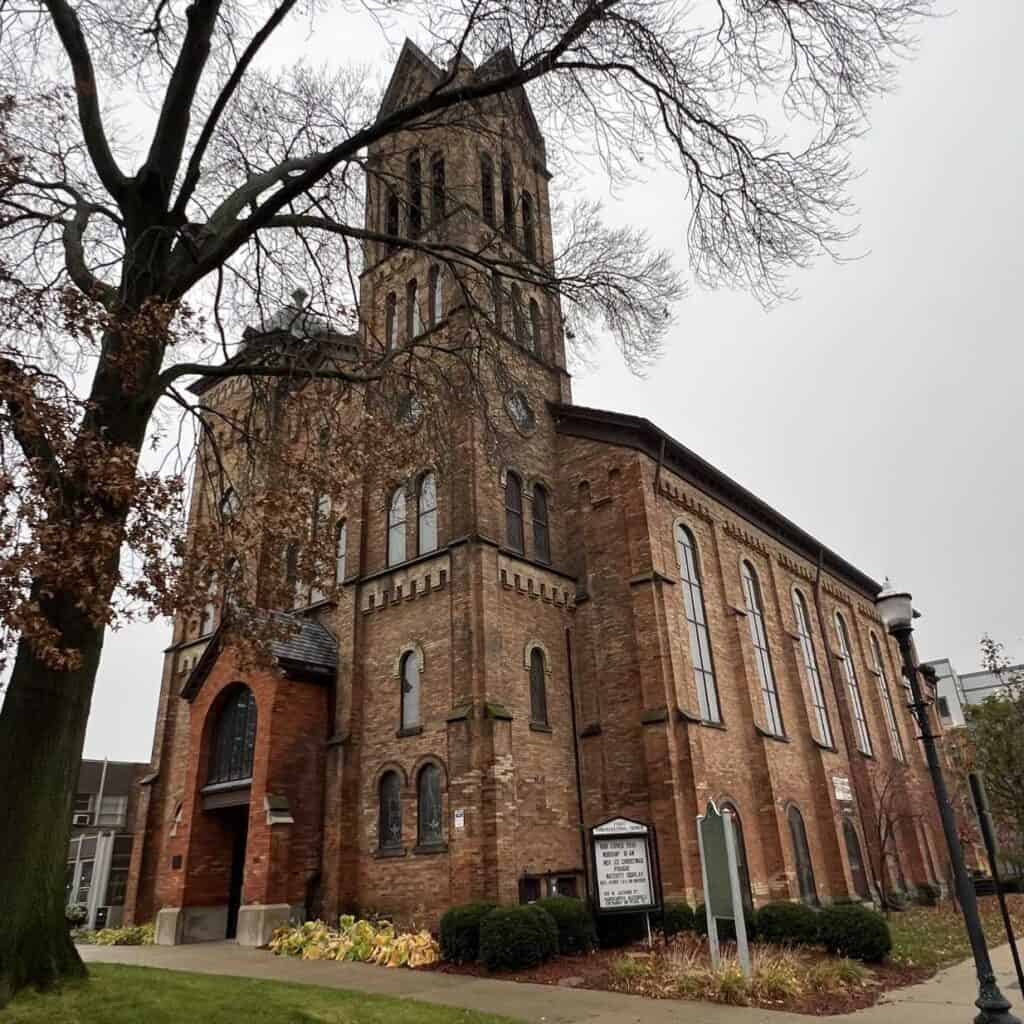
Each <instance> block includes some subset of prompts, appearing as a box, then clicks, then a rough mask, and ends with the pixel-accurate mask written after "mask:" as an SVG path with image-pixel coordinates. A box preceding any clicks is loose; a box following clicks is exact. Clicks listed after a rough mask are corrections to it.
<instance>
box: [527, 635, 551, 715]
mask: <svg viewBox="0 0 1024 1024" xmlns="http://www.w3.org/2000/svg"><path fill="white" fill-rule="evenodd" d="M546 674H547V671H546V666H545V664H544V652H543V651H542V650H541V649H540V648H539V647H534V648H533V649H532V650H531V651H530V721H531V722H532V723H533V724H534V725H547V724H548V685H547V679H546V678H545V677H546Z"/></svg>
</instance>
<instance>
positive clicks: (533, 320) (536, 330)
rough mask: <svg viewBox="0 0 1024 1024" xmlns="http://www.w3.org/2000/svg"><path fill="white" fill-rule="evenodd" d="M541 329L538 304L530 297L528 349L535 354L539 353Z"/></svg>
mask: <svg viewBox="0 0 1024 1024" xmlns="http://www.w3.org/2000/svg"><path fill="white" fill-rule="evenodd" d="M542 330H543V328H542V325H541V319H540V306H538V305H537V300H536V299H530V349H531V351H532V352H533V354H534V355H535V356H539V355H540V354H541V332H542Z"/></svg>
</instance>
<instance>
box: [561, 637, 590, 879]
mask: <svg viewBox="0 0 1024 1024" xmlns="http://www.w3.org/2000/svg"><path fill="white" fill-rule="evenodd" d="M565 658H566V664H567V665H568V668H569V716H570V722H571V725H572V756H573V764H574V765H575V768H576V807H577V810H578V812H579V817H580V858H581V860H582V861H583V889H584V891H585V892H586V894H587V896H588V897H589V896H590V867H589V864H588V862H587V832H586V828H585V826H584V823H583V822H584V818H583V775H582V773H581V771H580V734H579V730H578V729H577V727H576V679H575V674H574V672H573V667H572V633H571V631H570V630H569V629H568V627H566V630H565Z"/></svg>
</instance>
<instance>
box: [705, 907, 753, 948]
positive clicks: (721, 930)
mask: <svg viewBox="0 0 1024 1024" xmlns="http://www.w3.org/2000/svg"><path fill="white" fill-rule="evenodd" d="M760 914H761V911H760V910H754V909H753V908H752V907H747V908H746V909H745V912H744V915H743V921H744V923H745V924H746V926H747V941H748V942H753V941H754V939H756V938H758V937H759V936H760V925H759V923H758V920H759V917H760ZM693 930H694V931H695V932H696V933H697V934H698V935H704V936H707V934H708V915H707V911H706V910H705V909H704V904H703V903H698V904H697V906H695V907H694V908H693ZM718 941H719V942H735V941H736V925H735V923H734V922H733V921H732V919H731V918H727V917H720V918H719V919H718Z"/></svg>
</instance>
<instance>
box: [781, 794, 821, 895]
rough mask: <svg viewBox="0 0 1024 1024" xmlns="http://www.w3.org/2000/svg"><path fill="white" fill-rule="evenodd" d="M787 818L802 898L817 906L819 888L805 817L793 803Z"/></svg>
mask: <svg viewBox="0 0 1024 1024" xmlns="http://www.w3.org/2000/svg"><path fill="white" fill-rule="evenodd" d="M786 818H787V820H788V821H789V835H790V838H791V839H792V840H793V860H794V862H795V863H796V880H797V884H798V885H799V886H800V899H801V901H802V902H804V903H809V904H811V905H812V906H817V903H818V890H817V887H816V886H815V884H814V866H813V865H812V864H811V850H810V847H809V846H808V845H807V829H805V828H804V817H803V815H802V814H801V813H800V812H799V811H798V810H797V809H796V807H795V806H794V805H791V806H790V808H789V811H788V813H787V814H786Z"/></svg>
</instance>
